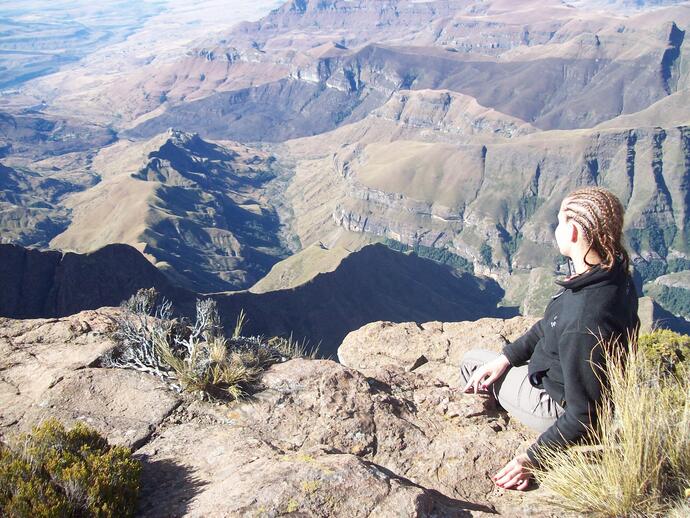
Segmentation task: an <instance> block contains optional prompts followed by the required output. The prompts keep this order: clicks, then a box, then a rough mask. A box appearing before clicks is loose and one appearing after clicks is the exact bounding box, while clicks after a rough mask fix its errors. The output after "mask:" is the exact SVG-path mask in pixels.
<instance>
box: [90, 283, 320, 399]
mask: <svg viewBox="0 0 690 518" xmlns="http://www.w3.org/2000/svg"><path fill="white" fill-rule="evenodd" d="M156 298H157V293H156V292H155V290H153V289H148V290H139V292H137V294H136V295H134V296H132V297H131V298H130V299H129V300H127V301H125V302H124V303H123V304H122V306H121V308H122V310H123V314H122V316H121V317H118V318H116V319H115V331H114V333H113V336H114V338H115V339H116V340H117V341H118V342H119V346H118V347H117V348H116V349H115V350H113V351H111V352H110V353H108V354H106V355H105V356H104V357H103V358H102V359H101V364H102V365H104V366H106V367H121V368H129V369H135V370H139V371H143V372H148V373H151V374H155V375H157V376H159V377H161V378H162V379H164V380H165V381H166V382H168V383H169V384H170V386H172V387H173V388H175V389H176V390H178V391H182V390H186V391H190V392H193V393H195V394H197V395H199V396H200V397H201V398H202V399H238V398H240V397H241V396H243V395H244V394H246V393H248V392H249V391H250V390H251V389H252V387H253V386H254V384H255V383H257V382H258V380H259V378H260V376H261V373H262V372H263V371H264V370H265V369H266V368H267V367H268V366H270V365H272V364H274V363H278V362H282V361H286V360H288V359H291V358H297V357H313V356H314V354H315V353H314V352H311V353H310V352H308V351H307V346H306V344H304V343H303V344H299V343H296V342H294V341H293V340H292V339H291V338H290V339H284V338H279V337H275V338H271V339H270V340H267V341H266V340H264V339H263V338H262V337H256V336H254V337H244V336H242V335H241V333H242V327H243V325H244V323H245V317H246V315H245V313H244V311H241V312H240V315H239V317H238V319H237V323H236V325H235V329H234V332H233V335H232V337H230V338H226V337H225V336H224V334H223V328H222V326H221V323H220V317H219V315H218V309H217V305H216V301H215V300H213V299H204V300H197V305H196V320H195V322H194V323H193V324H192V323H191V322H189V321H187V320H184V319H183V320H178V319H174V318H172V305H171V304H170V302H168V301H163V302H162V303H161V304H156V302H155V301H156Z"/></svg>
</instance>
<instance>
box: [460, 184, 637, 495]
mask: <svg viewBox="0 0 690 518" xmlns="http://www.w3.org/2000/svg"><path fill="white" fill-rule="evenodd" d="M622 233H623V206H622V205H621V203H620V201H619V200H618V198H616V197H615V196H614V195H613V194H612V193H611V192H609V191H607V190H606V189H602V188H599V187H585V188H581V189H578V190H576V191H574V192H572V193H570V194H569V195H568V196H567V197H566V198H565V199H564V200H563V202H562V203H561V207H560V211H559V212H558V226H557V227H556V231H555V236H556V242H557V244H558V249H559V250H560V253H561V254H563V255H564V256H567V257H569V258H570V259H571V260H572V262H573V264H574V266H575V274H574V275H571V276H570V277H567V278H566V279H565V280H563V281H556V282H557V284H559V285H560V286H562V289H561V290H560V291H559V292H558V293H557V294H556V295H555V296H554V297H553V299H552V300H551V302H550V303H549V305H548V306H547V308H546V311H545V313H544V317H543V318H542V319H541V320H540V321H539V322H537V323H536V324H535V325H534V326H533V327H532V328H531V329H530V330H529V331H527V332H526V333H525V334H524V335H523V336H521V337H520V338H518V339H517V340H516V341H514V342H513V343H511V344H508V345H507V346H506V347H505V348H504V349H503V354H499V353H496V352H492V351H485V350H472V351H469V352H468V353H467V354H466V355H465V357H464V358H463V360H462V367H461V372H462V377H463V379H464V381H465V383H466V386H465V389H464V390H465V392H474V393H476V392H478V391H480V390H482V391H490V393H491V394H493V396H494V397H495V398H496V399H497V400H498V403H499V404H500V405H501V406H502V407H503V408H504V409H505V410H507V411H508V413H509V414H510V415H511V416H513V417H514V418H516V419H518V420H519V421H521V422H522V423H523V424H525V425H526V426H528V427H530V428H532V429H534V430H536V431H538V432H541V435H540V436H539V438H538V439H537V441H536V443H535V444H533V445H532V446H530V448H529V449H528V450H527V452H526V453H523V454H521V455H518V456H517V457H515V458H514V459H513V460H512V461H510V462H509V463H508V464H506V466H504V467H503V469H501V470H500V471H499V472H498V473H496V474H495V475H494V476H493V477H492V478H493V480H494V482H495V483H496V485H497V486H499V487H502V488H505V489H509V488H514V489H518V490H524V489H526V488H527V487H528V485H529V482H530V478H531V474H530V470H529V468H530V467H532V466H534V465H536V464H537V463H538V459H539V451H540V449H541V448H544V447H549V448H554V447H555V448H564V447H567V446H568V445H570V444H574V443H577V442H579V441H582V440H583V439H585V438H586V435H587V433H588V431H589V430H590V429H591V428H592V427H594V426H596V421H597V415H596V411H597V405H598V404H599V403H600V401H601V397H602V380H601V379H600V378H601V376H602V373H603V371H602V368H603V366H604V355H603V350H602V344H605V343H612V342H614V341H615V342H617V343H618V344H619V345H620V346H622V347H627V343H628V340H629V338H631V337H633V336H634V335H635V333H636V332H637V328H638V326H639V320H638V318H637V294H636V291H635V287H634V285H633V282H632V278H631V276H630V273H629V257H628V253H627V251H626V250H625V248H624V247H623V245H622V243H621V238H622Z"/></svg>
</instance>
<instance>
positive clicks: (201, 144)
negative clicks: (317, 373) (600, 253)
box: [0, 0, 690, 336]
mask: <svg viewBox="0 0 690 518" xmlns="http://www.w3.org/2000/svg"><path fill="white" fill-rule="evenodd" d="M688 27H690V3H689V2H677V1H654V2H642V1H615V2H613V1H596V0H591V1H589V0H583V1H572V2H564V1H557V0H547V1H545V2H536V1H533V0H520V1H511V2H508V1H505V0H495V1H488V2H478V1H472V0H434V1H429V2H418V1H414V0H369V1H364V0H354V1H345V0H320V1H318V2H317V1H312V0H294V1H288V2H286V3H284V4H283V5H282V6H280V7H278V8H276V9H274V10H273V11H271V12H270V13H269V14H267V15H266V16H264V17H263V18H261V19H259V20H258V21H254V22H245V23H240V24H237V25H234V26H233V27H230V28H228V29H226V30H221V31H220V32H217V33H209V34H206V35H204V36H203V38H200V39H197V40H195V41H194V42H192V43H190V44H188V45H186V46H185V47H184V51H183V52H177V53H174V52H164V51H163V50H162V49H163V47H164V45H163V43H161V42H159V43H158V44H157V45H156V46H155V48H153V47H152V50H151V52H152V54H151V56H150V59H144V60H142V61H141V62H140V63H139V65H138V66H124V65H123V66H119V67H114V68H113V69H109V70H106V69H105V68H104V66H103V64H102V63H99V64H96V62H95V61H94V60H91V61H90V60H89V59H85V60H82V61H81V62H80V63H81V65H68V66H64V67H62V68H60V70H59V71H57V72H56V73H53V74H48V75H44V76H41V77H38V78H36V79H33V80H31V81H29V82H27V83H26V84H25V85H23V86H22V89H21V92H14V93H13V92H7V95H6V96H5V100H4V101H3V103H2V104H0V112H2V113H0V155H1V158H0V161H1V163H2V165H0V175H1V176H0V236H1V237H0V240H1V241H2V242H4V243H12V244H16V245H22V246H30V247H36V248H39V249H53V250H60V251H62V252H63V253H78V254H93V253H95V252H96V251H97V250H101V249H103V247H107V245H109V244H112V243H124V244H127V245H130V246H132V247H134V248H135V249H136V250H138V251H139V252H141V253H142V254H143V256H144V257H145V258H146V259H148V261H149V262H150V263H151V264H152V265H154V266H155V267H157V268H158V270H159V271H160V272H163V273H164V274H165V276H166V278H167V279H169V282H170V283H171V285H175V286H176V287H177V288H176V289H182V290H186V292H188V293H225V292H235V294H233V295H232V296H229V297H230V298H228V299H227V300H231V299H232V300H242V301H243V302H242V303H243V304H245V305H248V304H250V302H249V301H253V300H254V297H255V296H256V297H263V298H262V299H261V300H268V298H267V297H268V296H269V294H274V295H275V297H276V298H274V299H271V300H282V299H281V298H280V297H282V295H280V296H279V295H276V294H278V293H282V292H283V291H284V290H297V291H298V292H300V293H301V291H300V290H307V291H306V292H305V293H310V292H309V291H308V289H307V288H308V287H309V286H312V285H313V284H314V283H316V284H319V283H321V282H324V283H325V282H326V281H324V280H319V279H324V278H330V277H329V272H330V274H333V273H334V272H337V271H340V272H341V274H342V272H344V271H347V272H349V273H348V274H349V275H352V276H355V277H353V278H356V275H359V274H360V273H362V274H363V272H359V271H357V270H356V269H353V270H349V269H347V268H346V266H347V265H348V261H350V260H351V259H350V258H351V257H358V256H357V255H356V253H357V251H358V250H363V251H365V252H364V255H365V256H366V255H367V254H370V253H372V252H366V250H371V249H370V248H368V245H370V244H372V243H376V242H380V243H385V244H386V245H388V246H389V247H392V248H395V249H398V250H414V251H415V253H416V254H417V255H419V256H423V257H427V258H431V259H434V260H436V261H437V262H440V263H443V264H444V265H445V266H444V268H445V269H446V270H447V268H448V267H452V268H454V270H455V272H456V275H457V276H460V277H458V278H463V277H462V275H465V276H470V275H472V276H474V277H472V279H473V280H472V283H474V284H473V285H474V286H475V287H476V286H483V285H491V286H494V284H496V283H497V284H496V285H495V286H494V288H496V289H498V290H500V297H499V299H496V294H497V293H499V291H496V290H494V288H492V290H490V292H491V295H490V296H489V293H486V296H487V297H488V298H487V304H486V305H479V306H476V307H481V308H483V309H484V310H486V311H487V312H488V313H487V315H488V314H489V313H490V312H491V311H495V308H496V304H497V303H499V302H500V303H501V304H502V305H503V306H507V307H519V308H520V311H521V312H522V313H524V314H530V315H536V314H539V313H540V312H541V311H542V310H543V307H544V305H545V303H546V301H547V300H548V298H549V297H550V295H551V285H552V280H553V277H554V275H557V274H558V273H563V272H564V260H563V258H562V257H560V256H559V255H558V253H557V249H556V247H555V245H554V239H553V229H554V228H555V224H556V213H557V211H558V206H559V204H560V201H561V199H562V198H563V197H564V196H565V195H566V194H567V193H568V192H569V191H570V190H572V189H574V188H576V187H578V186H581V185H602V186H604V187H607V188H609V189H611V190H612V191H613V192H614V193H616V194H617V195H618V196H619V198H620V199H621V201H622V202H623V204H624V205H625V206H626V224H625V237H626V241H627V244H628V247H629V250H630V252H631V255H632V257H633V262H634V265H635V276H636V279H637V282H638V285H639V289H640V292H641V293H645V294H649V295H651V296H652V297H654V298H655V300H656V301H657V302H658V303H659V304H660V305H661V306H662V307H664V308H665V309H666V310H668V311H670V312H672V313H673V314H674V315H676V316H678V317H681V316H682V317H685V318H688V316H689V315H690V284H688V282H689V280H688V277H687V275H686V273H687V271H688V270H689V269H690V245H689V237H690V227H689V224H690V223H689V221H690V218H689V211H690V108H688V106H690V103H688V101H689V100H690V99H689V97H690V96H689V92H690V67H689V66H688V63H690V61H688V45H689V43H688V38H686V32H687V29H688ZM136 34H138V33H136V30H135V35H136ZM135 40H136V37H135V39H134V40H133V41H135ZM176 41H177V43H176V45H179V40H176ZM122 45H126V43H122ZM175 48H176V49H178V48H180V47H179V46H178V47H175ZM125 49H126V47H125ZM99 52H101V53H102V52H104V51H103V50H100V51H99ZM154 53H158V54H154ZM100 55H102V54H99V56H100ZM157 55H158V56H159V57H158V58H156V56H157ZM163 56H164V57H163ZM77 67H79V68H77ZM374 250H379V248H378V247H375V248H374ZM380 253H382V252H380ZM352 260H354V259H352ZM387 260H388V259H387ZM357 264H358V268H363V269H368V268H372V270H371V272H369V273H370V274H371V275H372V276H374V277H381V276H383V272H384V271H385V268H384V270H376V269H375V268H374V266H373V265H369V263H367V262H363V263H357ZM377 264H378V263H377ZM384 264H387V263H385V262H384ZM420 268H421V267H420ZM422 270H424V269H422ZM406 271H408V274H406V275H409V276H412V275H413V274H412V273H411V270H406ZM444 271H445V270H444ZM374 272H379V273H378V274H376V275H374ZM343 275H344V274H343ZM439 275H440V274H439ZM418 276H419V278H420V279H422V278H424V274H423V273H421V271H420V273H419V274H418ZM384 277H385V276H384ZM466 279H470V277H466ZM329 282H330V281H329ZM334 282H335V281H334ZM367 282H370V283H373V281H371V280H369V281H367ZM400 282H401V283H402V284H401V286H405V287H407V288H408V289H410V288H409V286H410V285H411V284H414V283H410V282H409V281H405V282H403V281H402V280H401V281H400ZM424 282H428V283H429V286H434V289H435V290H437V291H439V292H442V291H443V290H442V288H441V287H440V286H438V285H436V284H434V283H433V282H432V281H431V280H430V279H428V280H425V281H424ZM468 282H469V281H468ZM353 283H354V281H353ZM472 283H470V284H472ZM487 283H488V284H487ZM492 283H493V284H492ZM347 284H348V283H347V282H345V281H342V280H339V281H337V282H335V284H333V285H328V286H330V287H329V288H326V287H323V288H320V289H319V295H318V296H317V297H315V299H318V300H320V301H321V302H320V304H324V305H328V307H330V308H331V310H332V311H333V314H337V315H338V316H339V318H338V319H339V320H342V321H344V322H349V323H348V324H347V325H354V323H355V322H360V319H358V318H355V317H353V318H352V319H350V317H348V314H349V313H348V311H354V312H355V313H357V312H356V311H355V307H356V306H357V303H356V302H354V301H355V300H360V303H361V300H366V299H368V298H371V297H372V296H373V295H372V292H371V291H370V290H368V289H365V288H364V287H363V286H365V285H366V283H365V281H363V280H362V284H361V285H358V286H359V290H360V291H359V292H358V293H359V295H355V294H354V293H353V294H352V295H346V290H344V287H346V285H347ZM355 284H356V283H355ZM373 285H374V284H372V286H373ZM375 285H376V286H377V289H379V290H382V292H381V293H380V296H381V297H384V298H383V299H381V300H386V301H387V302H386V303H385V304H384V303H381V311H380V312H379V311H373V310H372V318H374V317H373V315H374V313H376V314H377V315H379V314H380V315H383V314H384V313H385V311H383V310H382V308H383V307H384V306H386V305H390V306H392V307H395V306H396V304H395V301H405V304H409V307H408V308H407V309H405V310H404V311H403V310H402V308H398V309H399V310H400V311H398V310H396V311H394V312H393V317H396V316H398V315H402V314H404V315H407V316H408V317H409V318H410V319H411V320H415V319H416V318H415V315H418V312H419V311H421V310H420V307H421V306H423V305H424V304H426V303H427V300H429V299H428V298H429V297H431V298H433V296H432V294H431V292H425V295H424V297H421V296H420V297H414V296H410V297H407V296H406V295H405V293H406V292H405V290H404V289H403V290H402V291H400V288H399V287H398V286H397V285H393V284H375ZM324 286H326V285H324ZM498 286H500V288H498ZM348 287H349V286H348ZM473 289H474V288H473ZM322 290H325V291H322ZM329 290H332V294H333V296H334V297H336V295H337V297H343V301H349V300H352V302H351V303H350V302H343V303H342V304H337V301H336V300H330V299H329V298H328V297H326V299H323V297H324V293H326V292H328V291H329ZM480 291H481V290H480ZM470 292H472V293H474V291H472V290H470ZM236 293H241V294H242V295H241V296H240V295H237V294H236ZM348 293H349V292H348ZM410 293H414V292H412V291H411V292H410ZM311 296H312V295H311V294H310V295H309V297H311ZM291 297H292V295H291ZM304 297H307V298H308V296H307V295H304ZM350 297H351V299H350ZM357 297H359V299H357ZM307 298H305V299H299V300H300V301H301V302H300V303H299V304H306V302H305V300H307ZM444 298H445V299H444V300H451V299H452V297H451V296H450V295H448V294H446V295H444ZM257 300H258V299H257ZM286 300H287V299H286ZM290 300H294V299H293V298H291V299H290ZM476 300H479V299H476ZM252 304H253V302H252ZM274 304H278V306H280V305H281V304H292V302H290V303H288V302H281V303H278V302H275V303H274V302H271V303H268V302H266V303H265V306H264V307H263V309H262V308H260V307H259V306H256V307H253V311H254V313H255V314H256V315H257V316H256V317H255V318H257V321H261V322H263V321H264V319H265V320H267V319H268V318H269V317H268V315H269V313H270V311H277V310H276V309H275V307H276V306H275V305H274ZM438 305H441V304H440V303H439V304H438ZM475 305H476V304H475ZM238 307H239V306H235V305H234V303H232V304H230V303H229V302H228V305H227V309H228V312H229V313H233V314H234V312H235V311H236V310H238V309H237V308H238ZM336 307H342V308H344V309H343V312H342V313H339V311H340V309H338V310H336V309H335V308H336ZM449 307H453V308H454V313H444V314H443V318H451V319H453V317H452V315H455V319H460V318H464V317H467V318H469V317H470V314H469V313H468V314H467V315H465V313H464V312H463V311H464V310H463V309H462V308H461V307H460V306H452V305H451V306H449ZM267 308H271V309H270V311H269V309H267ZM245 309H246V308H245ZM345 310H347V311H345ZM480 313H481V312H472V313H471V316H472V318H478V317H479V316H481V314H480ZM258 315H261V316H258ZM380 315H379V316H380ZM427 316H428V315H427ZM250 318H251V313H250ZM275 318H276V324H275V326H276V327H275V330H276V331H277V330H278V329H279V330H280V332H281V333H287V332H289V331H290V330H293V331H295V332H297V331H299V332H300V333H302V332H304V334H305V335H306V334H308V331H309V329H308V327H307V325H306V324H304V325H303V324H300V323H298V321H299V319H297V318H294V316H292V314H291V316H290V317H289V318H287V317H286V319H285V320H284V321H282V322H281V323H280V324H278V321H279V320H280V319H279V318H278V317H277V316H276V317H275ZM319 318H320V319H322V321H323V322H324V324H323V325H329V326H332V325H334V324H333V322H334V320H333V319H332V318H330V317H327V316H321V317H319ZM309 325H311V326H314V327H313V329H312V331H313V333H314V336H324V333H325V331H323V329H322V328H321V327H319V326H321V324H316V323H314V322H311V323H310V324H309ZM336 327H337V326H336ZM262 329H263V328H262ZM334 332H335V331H334ZM338 333H340V331H338ZM326 334H327V333H326Z"/></svg>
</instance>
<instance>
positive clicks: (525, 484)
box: [515, 477, 530, 491]
mask: <svg viewBox="0 0 690 518" xmlns="http://www.w3.org/2000/svg"><path fill="white" fill-rule="evenodd" d="M529 482H530V478H529V477H527V478H525V480H523V481H522V482H520V483H518V485H517V487H516V488H515V489H517V490H518V491H524V490H525V489H527V488H528V487H529Z"/></svg>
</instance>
